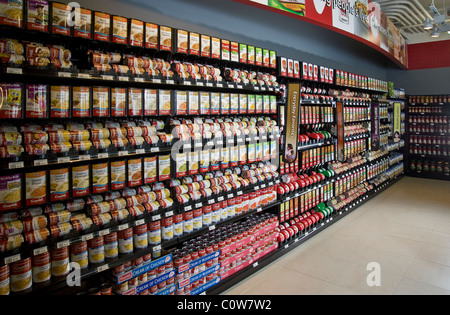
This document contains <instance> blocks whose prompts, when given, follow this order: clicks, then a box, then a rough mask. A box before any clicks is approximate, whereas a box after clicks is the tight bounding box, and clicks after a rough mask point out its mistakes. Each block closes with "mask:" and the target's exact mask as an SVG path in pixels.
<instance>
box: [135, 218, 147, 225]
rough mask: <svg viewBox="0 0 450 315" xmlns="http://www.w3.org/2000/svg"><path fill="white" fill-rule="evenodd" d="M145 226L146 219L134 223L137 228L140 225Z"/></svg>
mask: <svg viewBox="0 0 450 315" xmlns="http://www.w3.org/2000/svg"><path fill="white" fill-rule="evenodd" d="M144 224H145V220H144V219H142V220H137V221H136V222H134V225H135V226H140V225H144Z"/></svg>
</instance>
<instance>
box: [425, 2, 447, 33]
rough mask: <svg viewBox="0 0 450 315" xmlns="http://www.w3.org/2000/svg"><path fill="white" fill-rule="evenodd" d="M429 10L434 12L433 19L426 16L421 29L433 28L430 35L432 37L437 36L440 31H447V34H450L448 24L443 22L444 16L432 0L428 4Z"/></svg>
mask: <svg viewBox="0 0 450 315" xmlns="http://www.w3.org/2000/svg"><path fill="white" fill-rule="evenodd" d="M444 8H445V1H444ZM430 10H431V12H433V14H434V18H433V21H431V19H430V18H427V19H426V21H425V23H424V25H423V29H424V30H433V32H432V33H431V37H433V38H436V37H439V36H440V33H441V32H443V33H445V32H447V33H448V34H450V25H448V24H447V23H446V22H445V16H444V15H442V14H440V13H439V10H438V9H437V8H436V6H435V5H434V0H433V3H432V4H431V5H430Z"/></svg>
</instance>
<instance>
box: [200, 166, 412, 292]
mask: <svg viewBox="0 0 450 315" xmlns="http://www.w3.org/2000/svg"><path fill="white" fill-rule="evenodd" d="M402 177H403V175H401V176H398V177H397V178H395V179H393V180H391V181H389V182H387V183H384V184H382V185H380V186H379V187H377V188H376V189H375V190H374V191H372V192H369V193H367V194H365V195H363V196H361V197H360V198H359V199H358V201H356V203H354V205H352V206H350V207H348V208H345V209H344V210H339V211H337V212H335V213H334V214H333V215H332V216H331V217H330V218H327V219H326V220H325V222H320V223H316V224H315V226H312V227H309V228H308V229H307V230H305V231H304V232H302V233H301V235H300V236H298V237H297V238H295V239H294V240H290V241H288V242H285V243H282V244H280V247H279V248H278V249H277V250H275V251H273V252H271V253H270V254H268V255H266V256H265V257H263V258H262V259H261V260H259V261H257V262H255V263H253V265H250V266H248V267H246V268H244V269H243V270H242V271H241V272H240V273H238V274H236V275H234V276H231V277H229V278H226V279H224V280H222V281H221V282H220V284H219V285H218V286H216V287H214V288H212V289H211V290H208V291H207V292H206V294H207V295H219V294H221V293H223V292H225V291H226V290H228V289H230V288H232V287H233V286H234V285H236V284H238V283H239V282H242V281H244V280H245V279H246V278H248V277H249V276H251V275H252V274H254V273H256V272H258V271H260V270H261V269H263V268H265V267H266V266H268V265H269V264H271V263H272V262H274V261H276V260H277V259H279V258H281V257H282V256H284V255H286V254H287V253H289V252H290V251H292V250H294V249H296V248H297V247H299V246H301V245H302V244H304V243H305V242H307V241H308V240H310V239H311V238H313V237H314V236H316V235H317V234H319V233H320V232H322V231H324V230H325V229H327V228H328V227H330V226H332V225H333V224H334V223H336V222H338V221H339V220H341V219H343V218H344V217H346V216H347V215H348V214H350V213H352V212H353V211H355V210H357V209H358V208H359V207H360V206H362V205H364V204H365V203H367V202H368V201H370V200H371V199H372V198H373V197H375V196H377V195H379V194H380V193H382V192H383V191H385V190H386V189H388V188H389V187H391V186H392V185H394V184H395V183H397V182H398V181H399V180H400V179H401V178H402Z"/></svg>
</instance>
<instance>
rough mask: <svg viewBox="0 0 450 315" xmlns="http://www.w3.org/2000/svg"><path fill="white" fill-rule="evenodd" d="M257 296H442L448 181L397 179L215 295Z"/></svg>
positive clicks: (449, 271)
mask: <svg viewBox="0 0 450 315" xmlns="http://www.w3.org/2000/svg"><path fill="white" fill-rule="evenodd" d="M371 262H375V263H378V266H379V268H380V269H379V270H380V271H381V272H380V273H379V277H376V276H375V275H374V273H373V271H375V269H369V270H368V269H367V268H368V264H369V263H371ZM367 279H372V280H376V279H378V280H379V281H380V283H379V284H380V286H369V285H368V284H367ZM261 294H265V295H377V294H381V295H450V182H445V181H437V180H428V179H418V178H411V177H404V178H402V179H401V180H400V181H399V182H397V183H396V184H395V185H393V186H391V187H390V188H389V189H387V190H386V191H384V192H383V193H381V194H380V195H379V196H377V197H375V198H374V199H372V200H370V201H369V202H367V203H366V204H365V205H363V206H361V207H360V208H358V209H356V210H355V211H354V212H352V213H350V214H349V215H347V216H346V217H344V218H343V219H341V220H340V221H338V222H336V223H335V224H334V225H332V226H330V227H329V228H327V229H326V230H324V231H322V232H321V233H319V234H318V235H316V236H314V237H313V238H311V239H310V240H308V241H307V242H305V243H304V244H302V245H300V246H299V247H297V248H296V249H294V250H293V251H291V252H289V253H288V254H286V255H285V256H282V257H281V258H280V259H278V260H276V261H274V262H273V263H271V264H270V265H268V266H267V267H265V268H264V269H262V270H260V271H259V272H257V273H255V274H253V275H252V276H251V277H249V278H247V279H246V280H244V281H242V282H240V283H239V284H237V285H235V286H234V287H232V288H230V289H229V290H227V291H226V292H224V293H223V295H261Z"/></svg>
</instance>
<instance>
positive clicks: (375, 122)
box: [371, 103, 381, 151]
mask: <svg viewBox="0 0 450 315" xmlns="http://www.w3.org/2000/svg"><path fill="white" fill-rule="evenodd" d="M371 110H372V115H371V117H372V119H371V124H372V125H371V127H372V128H371V132H372V135H371V136H372V139H371V143H372V151H378V150H380V144H381V143H380V140H381V139H380V122H381V120H380V104H379V103H372V109H371Z"/></svg>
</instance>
